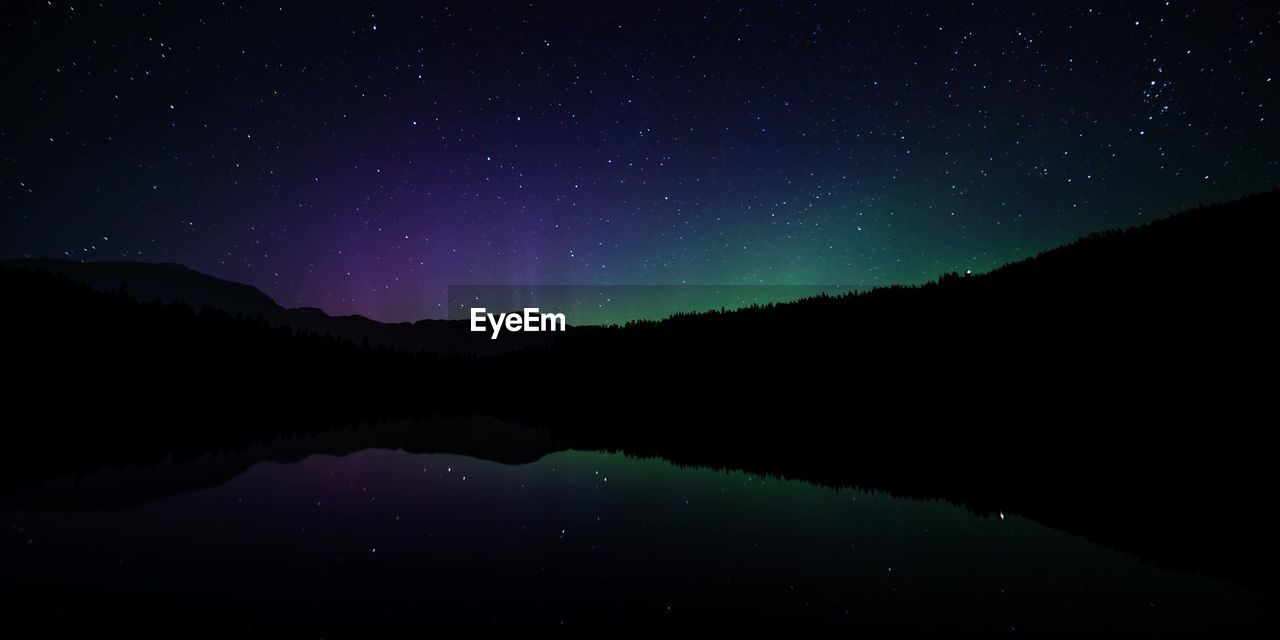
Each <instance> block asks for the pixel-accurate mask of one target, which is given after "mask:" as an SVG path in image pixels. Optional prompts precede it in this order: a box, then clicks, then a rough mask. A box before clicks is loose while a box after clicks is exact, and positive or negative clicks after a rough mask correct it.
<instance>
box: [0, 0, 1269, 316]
mask: <svg viewBox="0 0 1280 640" xmlns="http://www.w3.org/2000/svg"><path fill="white" fill-rule="evenodd" d="M482 5H483V3H458V4H457V5H453V4H450V5H444V4H425V3H424V4H421V5H419V4H416V3H377V4H376V5H371V6H374V8H369V6H365V7H357V6H355V5H354V3H353V4H352V5H350V6H347V7H345V8H331V7H324V6H321V4H319V3H294V2H285V3H275V4H270V5H266V4H259V3H245V4H244V5H238V4H236V3H212V2H182V3H165V4H157V3H147V4H142V3H124V2H104V3H101V4H98V3H84V4H79V3H74V2H73V3H69V4H68V3H63V2H51V3H45V2H40V3H19V4H18V5H16V6H14V7H12V8H11V9H10V11H8V12H7V14H8V15H7V17H6V18H5V19H4V23H3V27H2V28H3V36H2V37H0V52H2V53H0V55H2V56H3V60H4V67H5V72H4V74H3V81H2V82H3V84H0V93H2V94H3V95H4V96H5V99H4V101H3V106H0V109H2V110H3V114H4V115H3V118H0V207H2V209H3V215H2V217H0V220H2V221H3V222H2V223H0V225H2V226H0V229H2V230H3V232H2V233H0V257H17V256H32V257H39V256H49V257H64V258H72V259H83V260H121V259H128V260H144V261H156V262H179V263H182V264H185V265H187V266H189V267H191V268H194V269H197V270H200V271H203V272H206V273H209V274H212V275H216V276H219V277H223V278H228V279H232V280H237V281H240V282H246V283H249V284H253V285H255V286H258V287H259V288H261V289H262V290H263V291H264V292H266V293H268V294H269V295H271V296H273V297H274V298H276V299H277V300H278V301H280V302H281V303H282V304H285V305H289V306H316V307H320V308H323V309H324V310H326V311H328V312H330V313H335V314H345V313H360V314H364V315H368V316H370V317H373V318H376V319H379V320H406V319H416V318H422V317H443V316H445V315H446V310H445V308H444V307H445V303H446V300H445V291H446V287H447V286H448V285H451V284H532V285H563V284H587V285H630V284H655V285H669V284H685V283H687V284H752V285H796V284H811V283H850V284H857V285H864V284H879V283H899V282H901V283H910V282H920V281H923V280H926V279H929V278H932V277H935V276H936V275H938V274H939V273H941V272H943V271H950V270H959V271H964V270H967V269H969V270H974V271H980V270H985V269H989V268H991V267H994V266H997V265H999V264H1001V263H1003V262H1006V261H1009V260H1012V259H1017V258H1021V257H1024V256H1027V255H1030V254H1033V253H1035V252H1037V251H1040V250H1043V249H1047V248H1050V247H1052V246H1055V245H1058V244H1061V243H1063V242H1067V241H1070V240H1072V239H1074V238H1076V237H1078V236H1080V235H1083V234H1085V233H1088V232H1090V231H1095V230H1099V229H1105V228H1112V227H1117V226H1126V225H1130V224H1135V223H1139V222H1142V221H1144V220H1147V219H1150V218H1151V217H1154V216H1161V215H1165V214H1169V213H1173V212H1174V211H1176V210H1179V209H1181V208H1185V207H1189V206H1194V205H1196V204H1197V203H1200V202H1212V201H1216V200H1222V199H1228V198H1233V197H1236V196H1239V195H1242V194H1244V193H1247V192H1250V191H1256V190H1261V189H1265V188H1269V187H1271V186H1273V185H1275V184H1277V183H1280V135H1277V131H1276V127H1275V125H1274V114H1273V113H1272V111H1273V109H1274V107H1275V101H1276V96H1277V90H1276V87H1277V82H1276V81H1275V79H1274V78H1273V74H1274V73H1275V72H1276V65H1275V62H1276V61H1277V60H1280V48H1278V47H1277V43H1276V32H1277V28H1280V10H1277V9H1276V8H1275V7H1270V6H1267V5H1266V4H1265V3H1257V2H1254V3H1236V2H1217V3H1212V5H1206V4H1203V3H1191V2H1141V3H1092V4H1074V5H1073V6H1057V5H1055V6H1054V7H1036V6H1033V4H1031V3H1003V2H975V3H963V4H962V3H927V4H926V3H921V4H919V5H916V6H914V7H905V6H897V5H895V6H889V5H888V4H879V5H875V6H872V5H870V4H868V5H866V6H858V5H855V4H854V3H817V4H814V3H789V2H773V3H740V4H730V3H709V4H708V3H642V2H635V3H623V4H621V5H620V6H608V7H606V6H604V5H601V4H599V3H541V2H533V3H522V4H503V5H496V6H494V5H491V6H482Z"/></svg>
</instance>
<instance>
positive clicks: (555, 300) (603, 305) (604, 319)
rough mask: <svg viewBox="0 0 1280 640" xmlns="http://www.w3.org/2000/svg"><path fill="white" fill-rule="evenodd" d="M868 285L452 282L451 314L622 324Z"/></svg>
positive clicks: (848, 290) (455, 316)
mask: <svg viewBox="0 0 1280 640" xmlns="http://www.w3.org/2000/svg"><path fill="white" fill-rule="evenodd" d="M867 288H869V287H861V286H855V285H834V284H813V285H735V284H729V285H514V286H506V285H451V286H450V287H449V317H450V318H451V319H454V320H470V319H471V315H470V314H471V309H473V308H476V307H484V308H485V309H487V310H488V311H490V312H493V311H495V310H501V311H505V312H518V311H522V310H523V309H526V308H530V307H537V308H540V309H543V310H548V309H554V310H555V311H556V312H563V313H564V314H565V315H566V316H567V317H568V319H569V324H571V325H606V324H623V323H626V322H629V321H632V320H661V319H663V318H666V317H668V316H671V315H673V314H677V313H696V312H703V311H711V310H718V309H725V310H732V309H741V308H744V307H750V306H752V305H767V304H774V303H778V302H791V301H793V300H799V299H801V298H808V297H812V296H817V295H822V294H826V295H841V294H845V293H851V292H856V291H862V290H865V289H867Z"/></svg>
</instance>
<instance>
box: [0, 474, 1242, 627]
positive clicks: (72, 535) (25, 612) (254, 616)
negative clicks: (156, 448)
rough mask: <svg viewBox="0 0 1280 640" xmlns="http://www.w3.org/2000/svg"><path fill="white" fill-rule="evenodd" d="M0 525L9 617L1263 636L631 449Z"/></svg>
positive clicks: (287, 479)
mask: <svg viewBox="0 0 1280 640" xmlns="http://www.w3.org/2000/svg"><path fill="white" fill-rule="evenodd" d="M0 524H2V525H3V529H4V535H3V537H0V564H2V566H3V568H4V571H3V572H2V574H0V587H2V588H3V590H4V594H3V596H4V599H5V602H6V603H7V605H6V608H8V609H9V613H7V614H6V616H7V617H8V618H9V620H10V622H11V623H15V622H21V621H22V620H23V619H24V618H25V619H27V620H28V621H36V620H39V621H40V622H41V624H46V623H49V622H54V623H56V624H76V625H81V626H85V627H92V628H95V629H98V630H103V629H111V628H118V627H119V626H120V625H129V626H130V627H131V628H134V629H135V630H137V631H138V632H140V633H152V634H166V635H168V634H172V635H185V634H188V633H202V632H205V631H209V630H213V629H219V630H221V629H247V630H255V631H272V632H277V633H283V634H285V635H290V636H293V635H300V636H304V637H333V636H335V635H337V636H363V635H366V634H368V633H371V632H372V631H374V630H378V631H386V630H391V629H397V630H403V631H405V632H409V633H413V634H415V635H432V634H435V633H437V632H439V631H441V630H447V629H459V630H463V631H467V630H470V631H473V632H479V633H482V634H483V633H485V632H486V631H488V630H493V629H496V628H504V627H510V628H513V629H533V628H537V627H543V628H545V627H555V628H556V629H561V630H563V631H565V632H569V633H579V634H596V633H609V632H611V631H612V632H618V631H624V632H634V631H636V630H637V629H642V628H651V627H673V628H675V627H684V626H689V625H695V626H698V627H702V628H707V629H712V628H714V629H723V628H726V627H728V628H738V629H741V630H745V631H749V632H760V631H763V630H765V629H768V628H770V627H778V628H783V629H796V628H819V627H821V628H830V627H843V628H848V629H850V630H857V629H867V628H873V629H874V628H890V629H893V630H895V631H902V630H905V629H911V628H916V629H919V628H928V629H946V630H950V631H951V632H956V631H972V632H981V633H984V634H986V635H992V634H995V633H1001V634H1003V633H1006V632H1011V633H1027V634H1030V635H1032V636H1033V637H1034V636H1037V635H1043V633H1044V632H1045V631H1050V630H1052V631H1068V632H1077V633H1084V632H1095V633H1096V632H1098V631H1106V632H1115V633H1128V634H1137V635H1144V634H1150V633H1151V632H1154V631H1159V632H1160V633H1161V634H1162V635H1166V636H1167V635H1171V634H1172V635H1177V634H1188V635H1204V634H1205V633H1208V632H1211V633H1213V634H1215V635H1222V634H1223V633H1224V632H1226V633H1227V635H1231V636H1249V635H1264V633H1265V629H1263V625H1264V624H1265V620H1264V619H1263V617H1262V616H1261V613H1260V610H1259V607H1258V604H1257V602H1256V598H1255V596H1253V595H1251V594H1250V593H1248V592H1246V591H1244V590H1242V589H1239V588H1236V587H1233V586H1230V585H1228V584H1226V583H1224V582H1220V581H1216V580H1211V579H1208V578H1202V577H1196V576H1187V575H1180V574H1177V573H1172V572H1168V571H1163V570H1159V569H1155V568H1153V567H1150V566H1147V565H1145V564H1144V563H1142V562H1140V561H1138V560H1136V559H1133V558H1131V557H1130V556H1127V555H1125V554H1122V553H1119V552H1116V551H1112V550H1109V549H1106V548H1103V547H1100V546H1097V545H1094V544H1091V543H1089V542H1087V541H1085V540H1083V539H1080V538H1077V537H1074V536H1071V535H1069V534H1066V533H1062V532H1058V531H1054V530H1050V529H1047V528H1045V527H1042V526H1039V525H1037V524H1034V523H1032V522H1029V521H1026V520H1024V519H1022V518H1019V517H1017V516H1015V515H1010V514H1005V516H1004V517H1003V518H1001V517H978V516H974V515H972V514H970V513H968V512H967V511H965V510H964V509H962V508H959V507H955V506H952V505H948V504H944V503H937V502H927V501H912V500H905V499H897V498H892V497H888V496H885V495H882V494H875V493H866V492H861V491H854V490H843V491H833V490H830V489H826V488H821V487H815V486H812V485H808V484H805V483H801V482H794V481H781V480H772V479H766V478H760V477H757V476H753V475H750V474H745V473H738V472H729V473H725V472H720V471H712V470H707V469H698V468H680V467H675V466H672V465H671V464H669V463H667V462H664V461H661V460H652V459H650V460H638V459H634V458H628V457H625V456H622V455H619V454H605V453H589V452H579V451H565V452H558V453H552V454H550V455H547V456H546V457H543V458H541V459H540V460H538V461H536V462H533V463H529V464H522V465H514V466H512V465H506V464H501V463H497V462H489V461H484V460H478V459H475V458H469V457H464V456H458V455H447V454H413V453H406V452H403V451H391V450H386V449H370V450H364V451H360V452H357V453H352V454H349V455H343V456H341V457H333V456H329V455H313V456H310V457H306V458H304V459H302V460H300V461H298V462H293V463H287V464H280V463H262V464H258V465H256V466H253V467H251V468H249V469H248V470H247V471H245V472H244V473H242V474H240V475H238V476H236V477H234V478H232V479H230V480H229V481H227V482H225V484H222V485H220V486H215V487H213V488H205V489H198V490H193V491H190V492H188V493H183V494H179V495H174V496H169V497H161V498H159V499H155V500H152V501H149V502H144V503H142V504H137V505H129V506H125V507H121V508H116V509H107V510H82V511H71V512H40V511H29V510H23V511H13V510H7V511H5V512H4V513H3V514H0ZM139 621H146V622H147V623H148V624H149V625H151V626H152V627H154V628H144V629H138V627H137V624H138V622H139Z"/></svg>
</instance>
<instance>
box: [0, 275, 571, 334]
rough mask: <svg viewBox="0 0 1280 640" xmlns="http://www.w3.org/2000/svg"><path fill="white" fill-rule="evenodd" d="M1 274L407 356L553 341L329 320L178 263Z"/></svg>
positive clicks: (443, 324)
mask: <svg viewBox="0 0 1280 640" xmlns="http://www.w3.org/2000/svg"><path fill="white" fill-rule="evenodd" d="M0 267H7V268H10V269H28V270H31V271H46V272H51V273H58V274H62V275H64V276H66V277H67V278H69V279H71V280H72V281H74V282H79V283H81V284H84V285H87V286H89V287H91V288H93V289H97V290H99V291H119V290H120V289H121V288H123V289H124V290H125V291H127V292H128V293H129V295H131V296H133V297H134V298H136V299H137V300H138V301H139V302H153V301H159V302H176V303H182V304H186V305H190V306H191V307H192V308H193V309H196V310H199V309H201V308H204V307H212V308H215V309H220V310H222V311H225V312H227V313H230V314H232V315H243V316H247V317H261V318H263V319H265V320H267V321H268V322H271V323H272V324H275V325H280V326H288V327H292V328H294V329H297V330H301V331H308V332H313V333H317V334H322V335H323V334H329V335H333V336H336V337H340V338H347V339H350V340H352V341H355V342H357V343H360V342H364V341H366V340H367V341H368V342H369V344H370V345H372V346H385V347H390V348H394V349H400V350H404V351H420V350H421V351H428V352H435V353H442V354H474V355H488V354H494V353H501V352H505V351H511V350H517V349H523V348H527V347H532V346H537V345H542V344H548V343H550V342H551V341H553V340H554V339H555V336H553V335H550V334H545V333H543V334H538V333H509V334H507V335H504V336H503V337H502V339H500V340H490V339H489V337H488V336H487V335H486V334H482V333H472V332H471V331H470V328H469V327H468V323H467V321H465V320H419V321H417V322H398V323H386V322H378V321H376V320H372V319H369V318H366V317H364V316H359V315H350V316H331V315H329V314H327V313H325V312H324V311H323V310H321V309H317V308H315V307H297V308H292V309H290V308H286V307H284V306H281V305H280V304H279V303H277V302H276V301H275V300H274V299H272V298H271V296H268V295H267V294H265V293H263V292H262V291H260V290H259V289H258V288H257V287H254V286H252V285H248V284H243V283H239V282H233V281H231V280H223V279H221V278H217V277H214V276H211V275H208V274H205V273H201V272H199V271H196V270H194V269H190V268H188V267H185V266H182V265H180V264H174V263H151V262H135V261H107V262H78V261H75V260H61V259H55V258H18V259H12V260H0Z"/></svg>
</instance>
